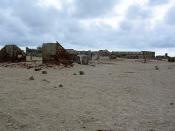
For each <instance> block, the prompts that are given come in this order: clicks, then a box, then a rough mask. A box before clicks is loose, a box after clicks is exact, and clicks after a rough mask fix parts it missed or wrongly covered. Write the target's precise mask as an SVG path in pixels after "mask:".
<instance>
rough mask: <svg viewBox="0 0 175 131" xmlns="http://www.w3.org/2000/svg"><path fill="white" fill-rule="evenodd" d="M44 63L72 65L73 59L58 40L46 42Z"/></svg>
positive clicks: (43, 56)
mask: <svg viewBox="0 0 175 131" xmlns="http://www.w3.org/2000/svg"><path fill="white" fill-rule="evenodd" d="M42 58H43V63H52V64H58V65H59V64H64V65H71V64H72V63H73V59H72V56H71V54H69V53H68V52H67V51H66V50H65V49H64V48H63V47H62V46H61V45H60V44H59V43H58V42H56V43H44V44H43V47H42Z"/></svg>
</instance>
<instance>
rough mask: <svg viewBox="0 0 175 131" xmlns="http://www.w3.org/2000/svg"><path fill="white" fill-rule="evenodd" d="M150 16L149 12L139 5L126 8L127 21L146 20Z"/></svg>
mask: <svg viewBox="0 0 175 131" xmlns="http://www.w3.org/2000/svg"><path fill="white" fill-rule="evenodd" d="M151 16H152V12H151V10H148V9H143V7H141V6H139V5H132V6H130V7H129V8H128V11H127V16H126V17H127V18H128V19H147V18H150V17H151Z"/></svg>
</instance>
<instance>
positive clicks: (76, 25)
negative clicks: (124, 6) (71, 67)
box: [0, 0, 175, 50]
mask: <svg viewBox="0 0 175 131" xmlns="http://www.w3.org/2000/svg"><path fill="white" fill-rule="evenodd" d="M117 2H118V0H110V1H107V0H93V1H92V0H75V1H74V3H73V5H71V6H74V7H75V12H74V13H73V15H71V14H69V12H68V9H67V8H69V6H68V5H66V4H65V5H66V8H65V7H63V9H62V10H57V9H55V8H54V7H51V8H50V7H47V8H43V7H40V6H39V5H37V4H36V3H37V0H30V1H29V0H23V1H21V0H1V1H0V31H1V35H0V45H4V43H15V44H18V45H21V46H22V45H24V46H38V45H40V44H41V43H43V42H52V41H56V40H58V41H59V42H61V43H63V46H65V47H66V48H85V49H99V48H101V49H102V48H103V49H104V48H106V49H114V50H117V49H118V48H124V49H133V48H136V49H138V50H142V49H144V48H147V47H149V48H151V47H152V48H157V47H160V48H166V47H175V44H174V42H175V39H174V34H175V27H174V23H173V22H174V21H175V20H174V19H175V18H174V14H175V13H174V8H172V9H171V10H170V11H169V12H168V14H167V16H166V18H165V19H166V22H165V23H163V25H158V26H157V27H155V29H153V30H151V31H147V26H149V20H150V19H151V18H152V12H151V11H150V10H147V9H143V8H142V7H140V6H138V5H131V6H130V7H129V9H128V12H127V13H126V18H125V19H124V20H123V21H122V22H121V27H120V29H119V30H116V29H114V28H112V27H111V26H110V25H107V24H100V25H96V24H93V25H92V26H91V28H90V29H86V28H84V26H83V25H82V24H81V22H80V21H81V19H87V18H88V19H91V18H98V17H102V16H104V15H106V13H109V12H110V11H111V9H112V8H113V7H114V5H115V4H116V3H117Z"/></svg>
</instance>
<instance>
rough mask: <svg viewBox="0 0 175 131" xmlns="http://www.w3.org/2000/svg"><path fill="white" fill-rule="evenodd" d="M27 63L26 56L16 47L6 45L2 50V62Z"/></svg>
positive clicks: (0, 51)
mask: <svg viewBox="0 0 175 131" xmlns="http://www.w3.org/2000/svg"><path fill="white" fill-rule="evenodd" d="M22 61H26V55H25V53H24V51H22V50H21V49H20V48H19V47H18V46H16V45H6V46H5V47H3V48H2V49H1V50H0V62H22Z"/></svg>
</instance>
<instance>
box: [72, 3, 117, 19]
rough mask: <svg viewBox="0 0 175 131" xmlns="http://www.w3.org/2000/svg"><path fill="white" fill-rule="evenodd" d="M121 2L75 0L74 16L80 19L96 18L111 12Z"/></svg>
mask: <svg viewBox="0 0 175 131" xmlns="http://www.w3.org/2000/svg"><path fill="white" fill-rule="evenodd" d="M118 1H119V0H74V2H75V3H74V4H75V7H74V8H75V12H74V14H73V15H74V16H75V17H78V18H94V17H99V16H103V15H105V14H106V13H107V12H110V11H111V10H112V8H113V7H114V6H115V5H116V3H117V2H118Z"/></svg>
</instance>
